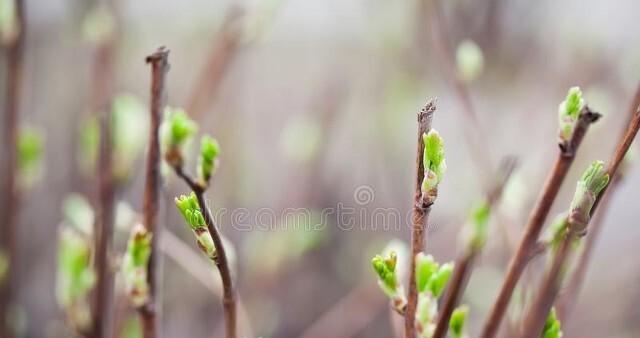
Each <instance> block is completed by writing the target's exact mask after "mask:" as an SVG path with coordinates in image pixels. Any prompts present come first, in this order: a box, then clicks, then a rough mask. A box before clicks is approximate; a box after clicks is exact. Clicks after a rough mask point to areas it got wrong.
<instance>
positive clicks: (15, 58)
mask: <svg viewBox="0 0 640 338" xmlns="http://www.w3.org/2000/svg"><path fill="white" fill-rule="evenodd" d="M15 6H16V13H15V14H16V20H17V27H16V28H15V29H16V30H17V32H16V33H17V35H16V36H14V37H13V40H12V41H10V42H9V44H8V46H7V82H6V87H7V88H6V89H7V92H6V95H7V96H6V97H5V100H6V101H5V112H4V114H5V117H4V118H5V121H4V132H3V134H4V137H3V141H4V148H5V151H6V153H5V158H6V167H5V177H4V189H3V191H2V195H3V201H2V202H3V205H4V212H3V216H2V219H1V221H2V225H1V228H0V231H1V234H2V239H1V240H0V241H1V242H0V249H2V250H0V253H4V254H6V255H7V257H6V258H7V261H8V267H7V271H6V274H5V277H4V280H2V281H0V336H2V337H8V338H10V337H13V332H12V329H11V327H9V325H8V315H9V311H10V308H11V305H12V304H13V301H14V297H15V295H16V294H17V290H16V289H17V287H18V285H19V284H18V281H17V274H16V267H17V266H18V256H17V245H18V243H17V241H18V239H17V233H16V226H17V218H18V210H19V208H20V205H19V204H20V202H19V200H20V191H19V189H18V185H17V179H18V158H17V143H18V123H19V116H18V115H19V113H20V97H21V94H22V88H23V85H22V83H23V70H24V46H25V41H24V40H25V35H26V34H25V33H26V22H25V5H24V1H23V0H16V2H15Z"/></svg>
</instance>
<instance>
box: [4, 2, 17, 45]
mask: <svg viewBox="0 0 640 338" xmlns="http://www.w3.org/2000/svg"><path fill="white" fill-rule="evenodd" d="M18 29H19V27H18V17H17V11H16V0H0V42H2V43H3V44H8V43H9V42H11V41H13V39H15V38H16V36H17V35H18Z"/></svg>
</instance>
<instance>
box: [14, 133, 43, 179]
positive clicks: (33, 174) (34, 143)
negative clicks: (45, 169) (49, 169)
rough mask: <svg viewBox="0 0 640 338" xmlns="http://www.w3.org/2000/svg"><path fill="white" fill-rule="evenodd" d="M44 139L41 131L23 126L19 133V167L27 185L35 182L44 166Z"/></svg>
mask: <svg viewBox="0 0 640 338" xmlns="http://www.w3.org/2000/svg"><path fill="white" fill-rule="evenodd" d="M42 153H43V140H42V135H41V134H40V132H38V131H37V130H35V129H33V128H23V129H21V130H20V133H19V134H18V169H19V170H20V176H21V180H22V182H23V183H24V185H25V186H30V185H31V184H33V183H34V182H35V181H36V180H37V178H38V176H39V174H40V171H41V167H42V165H41V164H42Z"/></svg>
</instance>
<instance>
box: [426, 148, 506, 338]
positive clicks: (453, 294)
mask: <svg viewBox="0 0 640 338" xmlns="http://www.w3.org/2000/svg"><path fill="white" fill-rule="evenodd" d="M515 166H516V161H515V159H514V158H507V160H506V161H505V163H504V164H503V169H502V172H503V174H502V177H501V178H500V179H499V180H498V182H497V183H496V184H495V187H494V188H493V189H491V191H489V193H488V194H487V197H486V200H487V204H488V206H489V210H493V208H494V207H495V206H496V205H497V204H498V202H499V201H500V198H501V197H502V192H503V191H504V187H505V185H506V184H507V182H508V181H509V178H510V177H511V174H512V173H513V170H514V169H515ZM479 253H480V252H479V251H478V250H476V249H474V248H472V247H467V248H466V252H465V253H464V254H463V255H462V256H461V257H460V258H458V259H457V260H456V264H455V268H454V270H453V275H452V277H451V282H450V283H449V287H448V288H447V293H446V296H445V297H444V299H443V301H442V309H441V310H440V311H439V314H438V322H437V324H436V329H435V331H434V333H433V338H443V337H445V335H446V334H447V330H448V329H449V320H450V319H451V315H452V314H453V311H454V310H455V308H456V306H458V302H459V301H460V297H462V294H463V292H464V290H465V288H466V287H467V282H468V281H469V277H470V276H471V272H472V270H473V264H474V262H475V260H476V257H477V256H478V254H479Z"/></svg>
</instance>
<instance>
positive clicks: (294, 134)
mask: <svg viewBox="0 0 640 338" xmlns="http://www.w3.org/2000/svg"><path fill="white" fill-rule="evenodd" d="M322 141H323V140H322V130H320V126H319V125H318V123H317V122H315V121H313V120H311V119H308V118H294V119H292V120H290V121H288V122H287V123H286V124H285V126H284V128H283V129H282V133H281V134H280V148H281V149H282V151H283V152H284V154H285V155H286V157H287V158H289V159H291V160H293V161H295V162H298V163H305V162H307V161H309V160H311V159H312V158H314V156H315V155H316V154H317V152H318V150H319V148H320V143H321V142H322Z"/></svg>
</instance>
